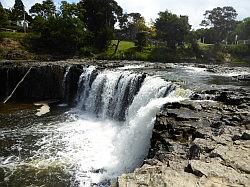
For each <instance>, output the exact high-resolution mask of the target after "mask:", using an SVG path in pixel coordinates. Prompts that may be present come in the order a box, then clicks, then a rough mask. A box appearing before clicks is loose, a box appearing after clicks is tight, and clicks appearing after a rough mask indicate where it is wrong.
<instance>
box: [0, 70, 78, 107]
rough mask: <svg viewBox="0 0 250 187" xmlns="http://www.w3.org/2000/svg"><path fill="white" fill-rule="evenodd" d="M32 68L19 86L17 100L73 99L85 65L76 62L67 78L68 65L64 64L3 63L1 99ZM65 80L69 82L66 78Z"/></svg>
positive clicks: (0, 77)
mask: <svg viewBox="0 0 250 187" xmlns="http://www.w3.org/2000/svg"><path fill="white" fill-rule="evenodd" d="M30 68H31V70H30V72H29V74H28V75H27V76H26V77H25V79H24V81H23V82H22V83H21V84H20V86H19V87H18V88H17V89H16V91H15V92H14V94H13V96H12V98H11V99H13V100H46V99H57V100H61V101H63V100H65V101H66V102H72V101H73V99H72V98H74V95H75V94H76V92H77V83H78V78H79V76H80V74H81V68H79V67H78V66H72V67H71V68H70V71H69V73H68V75H67V77H66V79H64V76H65V71H66V67H65V66H61V65H44V66H33V65H28V66H24V65H21V66H18V65H14V66H13V65H7V66H1V67H0V75H1V76H0V85H1V89H0V100H1V101H3V100H4V99H5V98H6V97H7V96H9V95H10V94H11V92H12V91H13V89H14V88H15V87H16V85H17V84H18V82H19V81H20V80H21V79H22V78H23V76H24V75H25V74H26V73H27V71H28V70H29V69H30ZM63 81H65V83H64V82H63ZM64 84H65V85H66V86H65V85H64Z"/></svg>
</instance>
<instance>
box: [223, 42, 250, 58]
mask: <svg viewBox="0 0 250 187" xmlns="http://www.w3.org/2000/svg"><path fill="white" fill-rule="evenodd" d="M227 50H228V52H229V53H231V54H232V55H236V56H239V57H245V56H250V45H249V44H248V45H246V44H239V45H230V46H227Z"/></svg>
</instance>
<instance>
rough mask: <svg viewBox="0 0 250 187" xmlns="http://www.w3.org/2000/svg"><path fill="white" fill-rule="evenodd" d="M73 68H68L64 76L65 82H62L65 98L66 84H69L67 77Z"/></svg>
mask: <svg viewBox="0 0 250 187" xmlns="http://www.w3.org/2000/svg"><path fill="white" fill-rule="evenodd" d="M70 68H71V66H68V67H67V68H66V70H65V73H64V76H63V81H62V88H63V98H65V96H66V84H67V77H68V74H69V71H70Z"/></svg>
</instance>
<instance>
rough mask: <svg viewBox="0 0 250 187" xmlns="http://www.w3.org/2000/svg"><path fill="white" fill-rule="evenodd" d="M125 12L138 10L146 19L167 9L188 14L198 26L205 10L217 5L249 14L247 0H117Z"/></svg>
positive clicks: (247, 15) (243, 16) (240, 15)
mask: <svg viewBox="0 0 250 187" xmlns="http://www.w3.org/2000/svg"><path fill="white" fill-rule="evenodd" d="M117 2H118V3H119V4H120V5H121V6H122V7H123V9H124V10H125V11H127V12H140V13H141V14H142V15H143V16H144V17H145V18H146V20H147V21H149V20H150V18H152V19H153V20H154V19H155V18H157V17H158V12H160V11H165V10H169V11H171V12H173V13H175V14H178V15H188V16H189V20H190V24H191V25H193V27H194V28H197V27H199V24H200V23H201V20H202V19H203V14H204V13H205V11H206V10H210V9H213V8H215V7H218V6H233V7H234V8H235V9H236V10H237V12H238V14H239V16H238V19H242V18H245V17H249V16H250V2H249V0H117Z"/></svg>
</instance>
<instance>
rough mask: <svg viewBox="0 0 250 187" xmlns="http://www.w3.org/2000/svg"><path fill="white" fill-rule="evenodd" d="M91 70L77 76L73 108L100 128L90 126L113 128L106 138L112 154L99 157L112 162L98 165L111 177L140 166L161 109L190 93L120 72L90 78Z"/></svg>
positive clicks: (153, 78)
mask: <svg viewBox="0 0 250 187" xmlns="http://www.w3.org/2000/svg"><path fill="white" fill-rule="evenodd" d="M94 70H95V68H94V67H89V68H87V69H86V70H85V71H84V73H83V74H82V75H81V76H80V79H79V82H78V84H79V85H78V94H77V95H78V96H77V100H78V105H77V108H78V109H80V113H82V114H87V116H91V118H96V119H97V121H99V122H101V124H102V127H96V126H95V125H96V124H95V125H94V124H92V125H93V126H95V128H96V129H98V128H101V129H103V128H104V129H105V128H106V127H107V128H108V129H113V131H114V132H113V131H112V133H111V134H109V135H108V136H109V138H107V139H109V140H110V141H111V142H112V143H111V144H112V146H113V148H112V151H107V150H109V149H107V150H106V151H107V153H103V157H105V154H106V156H107V155H109V156H107V157H111V156H110V155H112V160H111V161H110V160H109V162H108V163H106V164H107V165H104V166H102V167H103V168H104V169H105V171H106V170H107V172H106V175H105V176H106V177H107V178H112V177H114V176H118V175H120V174H122V173H124V172H130V171H132V170H133V169H134V168H135V167H137V166H139V165H140V164H141V163H142V161H143V159H144V158H145V157H146V155H147V152H148V150H149V148H150V138H151V134H152V129H153V124H154V120H155V117H156V114H157V112H159V111H160V108H161V106H162V105H163V104H165V103H167V102H175V101H180V100H182V99H185V98H187V97H188V96H189V94H190V92H189V91H187V90H183V89H181V88H179V87H178V86H177V85H175V84H173V83H171V82H167V81H165V80H163V79H162V78H160V77H157V76H147V75H146V74H140V73H134V72H132V71H121V70H104V71H103V72H99V73H97V72H95V74H97V75H95V76H94V75H93V74H94ZM91 77H95V78H94V80H93V79H91ZM107 120H108V121H107ZM95 123H96V122H95ZM103 131H105V130H103ZM100 136H101V135H100ZM101 137H102V136H101ZM109 143H110V142H109ZM103 168H102V169H103Z"/></svg>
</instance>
